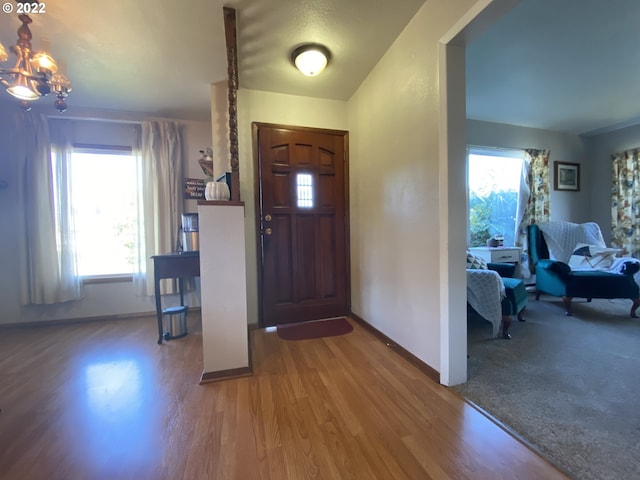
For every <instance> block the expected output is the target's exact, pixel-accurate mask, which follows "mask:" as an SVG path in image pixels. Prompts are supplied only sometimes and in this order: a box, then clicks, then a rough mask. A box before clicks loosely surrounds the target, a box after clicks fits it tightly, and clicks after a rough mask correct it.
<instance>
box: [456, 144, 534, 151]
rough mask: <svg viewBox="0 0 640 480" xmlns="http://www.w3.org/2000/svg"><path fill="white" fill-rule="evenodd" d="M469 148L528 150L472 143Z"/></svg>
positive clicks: (468, 145)
mask: <svg viewBox="0 0 640 480" xmlns="http://www.w3.org/2000/svg"><path fill="white" fill-rule="evenodd" d="M467 148H484V149H486V150H522V151H525V150H528V148H522V147H494V146H488V145H472V144H470V143H468V144H467Z"/></svg>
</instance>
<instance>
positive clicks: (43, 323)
mask: <svg viewBox="0 0 640 480" xmlns="http://www.w3.org/2000/svg"><path fill="white" fill-rule="evenodd" d="M200 310H201V308H200V307H189V312H199V311H200ZM187 315H188V314H187ZM145 317H153V318H156V311H155V310H153V311H148V312H135V313H116V314H113V315H97V316H95V317H77V318H60V319H56V320H36V321H34V322H21V323H0V330H2V329H5V328H33V327H55V326H60V325H72V324H74V323H88V322H104V321H108V320H125V319H132V318H145Z"/></svg>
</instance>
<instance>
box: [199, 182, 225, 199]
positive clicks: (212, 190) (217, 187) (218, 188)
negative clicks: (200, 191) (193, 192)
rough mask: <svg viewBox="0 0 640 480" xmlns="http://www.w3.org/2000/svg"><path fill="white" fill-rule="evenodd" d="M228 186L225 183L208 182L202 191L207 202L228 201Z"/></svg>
mask: <svg viewBox="0 0 640 480" xmlns="http://www.w3.org/2000/svg"><path fill="white" fill-rule="evenodd" d="M229 197H230V195H229V186H228V185H227V184H226V183H225V182H208V183H207V185H206V187H205V190H204V198H205V199H207V200H229Z"/></svg>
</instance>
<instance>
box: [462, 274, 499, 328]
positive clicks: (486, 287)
mask: <svg viewBox="0 0 640 480" xmlns="http://www.w3.org/2000/svg"><path fill="white" fill-rule="evenodd" d="M504 297H505V290H504V284H503V283H502V279H501V278H500V275H499V274H498V272H495V271H493V270H477V269H471V268H469V269H467V302H469V305H471V306H472V307H473V309H474V310H475V311H476V312H478V315H480V316H481V317H482V318H484V319H485V320H488V321H489V322H491V323H492V324H493V337H494V338H495V337H497V336H498V332H499V331H500V322H502V304H501V302H502V299H503V298H504Z"/></svg>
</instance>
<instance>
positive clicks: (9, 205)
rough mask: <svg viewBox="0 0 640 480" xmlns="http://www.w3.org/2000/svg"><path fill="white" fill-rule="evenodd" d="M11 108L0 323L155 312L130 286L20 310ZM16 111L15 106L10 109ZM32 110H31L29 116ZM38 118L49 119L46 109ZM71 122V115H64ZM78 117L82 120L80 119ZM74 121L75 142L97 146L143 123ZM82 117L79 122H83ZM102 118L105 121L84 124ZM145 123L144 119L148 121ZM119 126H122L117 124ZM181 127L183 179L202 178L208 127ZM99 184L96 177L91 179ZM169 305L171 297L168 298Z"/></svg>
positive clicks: (107, 115) (124, 141)
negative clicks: (201, 152) (201, 153)
mask: <svg viewBox="0 0 640 480" xmlns="http://www.w3.org/2000/svg"><path fill="white" fill-rule="evenodd" d="M12 107H14V105H12V104H11V103H9V104H7V103H4V104H0V144H2V145H5V146H8V148H5V149H3V153H2V154H0V178H2V179H4V180H7V181H8V182H9V188H7V189H1V190H0V225H2V227H0V265H2V266H3V267H2V268H1V269H0V324H12V323H25V322H35V321H38V322H39V321H49V320H67V319H79V318H86V317H102V316H110V315H126V314H132V313H144V312H155V305H154V302H153V297H137V296H136V295H135V294H134V292H133V289H132V285H131V283H103V284H88V285H85V288H84V298H83V299H82V300H79V301H77V302H68V303H65V304H59V305H54V306H28V307H22V306H21V305H20V302H19V298H20V295H19V282H18V280H17V278H18V274H19V272H18V259H17V255H16V254H15V253H16V252H17V250H18V246H17V241H18V240H17V235H16V233H15V231H14V230H12V226H14V225H16V224H17V220H16V219H17V218H18V217H17V215H19V212H18V211H17V208H16V206H17V204H18V202H17V198H16V196H17V192H18V189H17V188H16V179H17V178H18V175H17V173H18V172H17V162H16V161H15V159H14V158H12V156H11V153H10V152H11V151H12V149H11V146H12V145H13V143H12V139H11V138H10V132H11V128H10V125H11V122H12V118H13V111H12V110H11V108H12ZM15 108H16V109H17V106H15ZM36 111H38V110H37V109H34V112H36ZM41 111H42V113H45V114H52V113H55V112H49V111H47V110H41ZM65 115H66V117H67V118H69V117H71V111H69V112H68V114H65ZM83 115H84V117H83ZM72 118H74V119H78V120H77V122H76V124H77V129H76V134H77V137H76V141H77V142H79V143H94V144H103V145H105V144H106V145H108V144H112V145H131V139H132V138H133V135H134V133H133V128H134V124H133V123H130V122H138V123H139V122H140V121H142V120H144V119H145V116H144V115H140V114H125V113H122V114H118V113H114V112H100V111H91V112H88V111H87V112H82V111H80V112H79V111H77V110H74V111H73V117H72ZM83 118H84V119H83ZM96 118H104V119H107V120H109V121H106V122H105V121H94V120H88V119H96ZM148 118H149V119H151V118H150V117H148ZM122 122H125V123H122ZM178 122H179V123H180V124H182V125H183V126H184V132H183V133H184V154H185V159H186V166H185V171H186V174H187V176H193V177H196V178H204V174H203V173H202V172H201V170H200V167H199V165H198V163H197V159H198V158H199V154H198V151H199V150H201V149H203V148H206V147H208V146H211V125H210V123H207V122H194V121H180V120H178ZM96 179H97V180H99V174H97V175H96ZM195 205H196V204H195V201H194V200H188V201H186V205H185V208H186V209H187V211H193V212H195V211H196V207H195ZM167 301H168V302H172V303H177V302H175V298H168V299H167ZM187 301H188V304H189V305H192V306H194V305H199V295H198V294H197V293H195V294H190V295H188V296H187Z"/></svg>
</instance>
